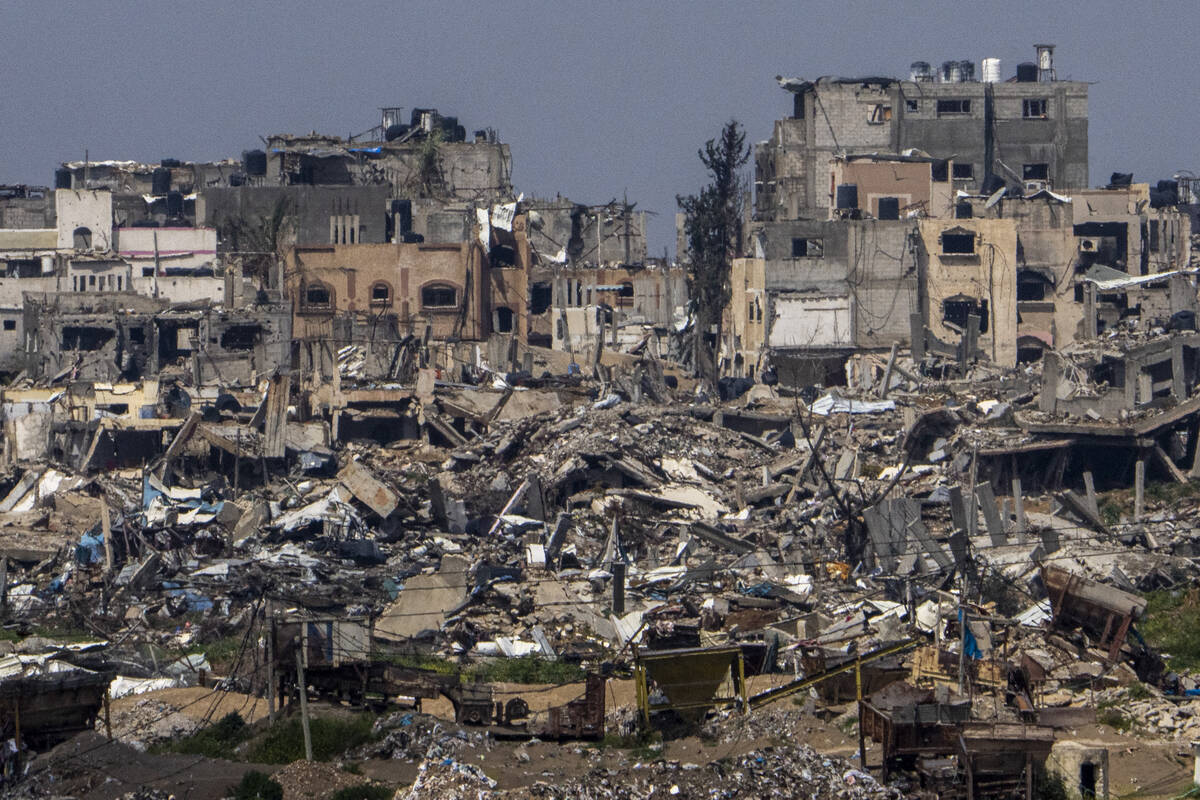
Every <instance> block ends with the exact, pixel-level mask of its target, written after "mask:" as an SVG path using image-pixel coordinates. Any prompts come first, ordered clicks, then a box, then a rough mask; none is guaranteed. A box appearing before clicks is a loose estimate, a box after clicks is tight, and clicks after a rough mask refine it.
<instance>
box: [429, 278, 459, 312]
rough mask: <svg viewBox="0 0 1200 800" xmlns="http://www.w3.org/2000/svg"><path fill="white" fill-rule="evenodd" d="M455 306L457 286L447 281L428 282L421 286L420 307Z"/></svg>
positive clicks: (444, 307) (456, 305) (445, 307)
mask: <svg viewBox="0 0 1200 800" xmlns="http://www.w3.org/2000/svg"><path fill="white" fill-rule="evenodd" d="M447 298H448V300H447ZM457 307H458V287H457V286H454V285H452V284H449V283H430V284H426V285H425V286H422V287H421V308H429V309H435V310H438V309H441V310H445V309H451V308H457Z"/></svg>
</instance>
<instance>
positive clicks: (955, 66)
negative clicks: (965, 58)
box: [942, 61, 962, 83]
mask: <svg viewBox="0 0 1200 800" xmlns="http://www.w3.org/2000/svg"><path fill="white" fill-rule="evenodd" d="M961 80H962V62H961V61H943V62H942V83H958V82H959V81H961Z"/></svg>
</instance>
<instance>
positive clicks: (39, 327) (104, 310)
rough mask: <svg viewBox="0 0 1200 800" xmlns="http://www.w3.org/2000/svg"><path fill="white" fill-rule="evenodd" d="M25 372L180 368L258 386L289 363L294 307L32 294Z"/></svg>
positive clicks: (78, 374)
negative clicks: (261, 380)
mask: <svg viewBox="0 0 1200 800" xmlns="http://www.w3.org/2000/svg"><path fill="white" fill-rule="evenodd" d="M24 331H25V336H24V348H23V355H24V360H25V367H24V368H25V370H26V373H27V375H28V376H29V377H31V378H34V379H48V380H52V381H53V380H61V379H63V378H70V379H72V380H92V381H115V380H137V379H139V378H141V377H143V376H148V375H156V374H160V373H164V372H175V373H176V374H179V375H183V376H186V377H187V379H188V380H190V381H191V382H193V383H194V384H201V383H216V384H220V385H225V386H237V385H242V386H244V385H253V384H255V383H257V381H258V379H259V378H260V377H263V376H266V375H269V374H270V373H272V372H273V371H275V370H276V369H278V368H279V367H281V366H284V365H286V363H287V358H288V354H289V343H290V341H291V314H290V312H289V311H288V310H287V309H286V307H283V306H279V305H273V306H255V307H253V308H245V309H226V308H222V307H218V306H212V305H210V304H208V303H193V304H179V305H172V304H170V303H168V302H167V301H166V300H163V299H159V298H152V297H146V296H143V295H138V294H133V293H130V292H115V291H114V292H105V293H91V292H53V293H36V292H28V293H26V294H25V298H24Z"/></svg>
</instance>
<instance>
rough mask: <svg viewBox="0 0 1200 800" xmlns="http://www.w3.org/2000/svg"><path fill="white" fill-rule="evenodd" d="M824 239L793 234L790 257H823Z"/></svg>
mask: <svg viewBox="0 0 1200 800" xmlns="http://www.w3.org/2000/svg"><path fill="white" fill-rule="evenodd" d="M824 257H825V240H824V239H822V238H821V237H819V236H793V237H792V258H824Z"/></svg>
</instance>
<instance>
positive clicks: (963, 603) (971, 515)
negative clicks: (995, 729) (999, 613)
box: [958, 445, 979, 693]
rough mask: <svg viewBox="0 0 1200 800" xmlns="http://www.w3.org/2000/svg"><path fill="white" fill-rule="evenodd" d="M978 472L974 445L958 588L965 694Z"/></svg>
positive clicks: (960, 663)
mask: <svg viewBox="0 0 1200 800" xmlns="http://www.w3.org/2000/svg"><path fill="white" fill-rule="evenodd" d="M978 472H979V446H978V445H976V446H975V447H973V448H972V450H971V472H970V480H969V481H968V483H967V487H968V490H969V494H968V496H967V555H966V557H965V558H963V563H962V570H961V574H960V575H959V588H958V625H959V628H961V632H960V636H959V647H958V691H959V692H961V693H965V692H966V690H967V616H968V615H967V590H968V584H967V560H968V559H969V558H970V547H971V539H972V537H974V536H975V529H976V527H977V526H978V525H979V521H978V516H979V507H978V503H977V498H976V496H975V481H976V476H977V475H978Z"/></svg>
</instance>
